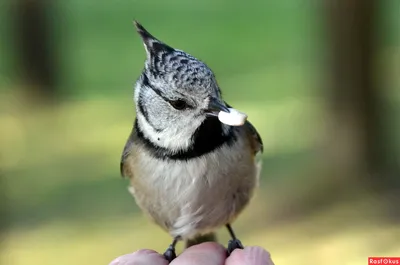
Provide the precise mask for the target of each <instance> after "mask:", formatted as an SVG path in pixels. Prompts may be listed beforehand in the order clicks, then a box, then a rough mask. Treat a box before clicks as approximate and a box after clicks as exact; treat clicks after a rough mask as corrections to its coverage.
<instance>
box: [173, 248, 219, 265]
mask: <svg viewBox="0 0 400 265" xmlns="http://www.w3.org/2000/svg"><path fill="white" fill-rule="evenodd" d="M225 259H226V250H225V249H224V247H222V246H221V245H219V244H217V243H214V242H206V243H202V244H199V245H195V246H192V247H190V248H188V249H186V250H184V251H183V252H182V254H180V255H179V256H178V257H177V258H176V259H174V260H173V261H172V262H171V263H170V264H171V265H204V264H207V265H223V264H224V262H225Z"/></svg>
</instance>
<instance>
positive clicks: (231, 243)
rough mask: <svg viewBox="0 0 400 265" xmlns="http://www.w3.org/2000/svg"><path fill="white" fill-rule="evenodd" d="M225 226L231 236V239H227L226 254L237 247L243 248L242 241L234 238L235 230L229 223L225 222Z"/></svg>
mask: <svg viewBox="0 0 400 265" xmlns="http://www.w3.org/2000/svg"><path fill="white" fill-rule="evenodd" d="M226 228H227V229H228V232H229V234H230V235H231V238H232V239H231V240H229V241H228V255H230V254H231V253H232V252H233V251H234V250H235V249H237V248H239V249H243V245H242V242H240V240H239V239H237V238H236V236H235V232H233V229H232V227H231V225H230V224H227V225H226Z"/></svg>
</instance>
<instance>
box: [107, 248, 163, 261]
mask: <svg viewBox="0 0 400 265" xmlns="http://www.w3.org/2000/svg"><path fill="white" fill-rule="evenodd" d="M148 264H152V265H168V262H167V261H166V260H165V258H164V257H163V256H162V255H160V254H159V253H157V252H155V251H154V250H150V249H141V250H138V251H136V252H134V253H131V254H126V255H123V256H120V257H118V258H116V259H115V260H113V261H111V263H110V264H109V265H148Z"/></svg>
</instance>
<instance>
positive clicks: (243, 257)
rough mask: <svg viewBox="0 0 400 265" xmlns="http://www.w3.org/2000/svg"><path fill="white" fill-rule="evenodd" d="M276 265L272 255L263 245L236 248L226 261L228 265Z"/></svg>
mask: <svg viewBox="0 0 400 265" xmlns="http://www.w3.org/2000/svg"><path fill="white" fill-rule="evenodd" d="M241 264H248V265H274V263H273V262H272V260H271V255H270V253H269V252H268V251H266V250H265V249H263V248H262V247H258V246H252V247H245V248H244V249H235V250H234V251H233V252H232V253H231V255H230V256H229V257H228V259H227V261H226V265H241Z"/></svg>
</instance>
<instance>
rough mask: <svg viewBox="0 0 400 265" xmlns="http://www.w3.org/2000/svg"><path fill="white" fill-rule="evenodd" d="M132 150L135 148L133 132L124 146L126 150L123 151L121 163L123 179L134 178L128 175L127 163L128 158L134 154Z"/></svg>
mask: <svg viewBox="0 0 400 265" xmlns="http://www.w3.org/2000/svg"><path fill="white" fill-rule="evenodd" d="M132 148H133V130H132V132H131V134H130V135H129V138H128V140H127V141H126V144H125V146H124V150H123V151H122V155H121V162H120V168H119V170H120V173H121V176H122V177H132V176H128V174H127V168H126V167H127V164H126V163H125V162H126V160H127V158H128V157H129V155H130V154H131V152H132Z"/></svg>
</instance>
